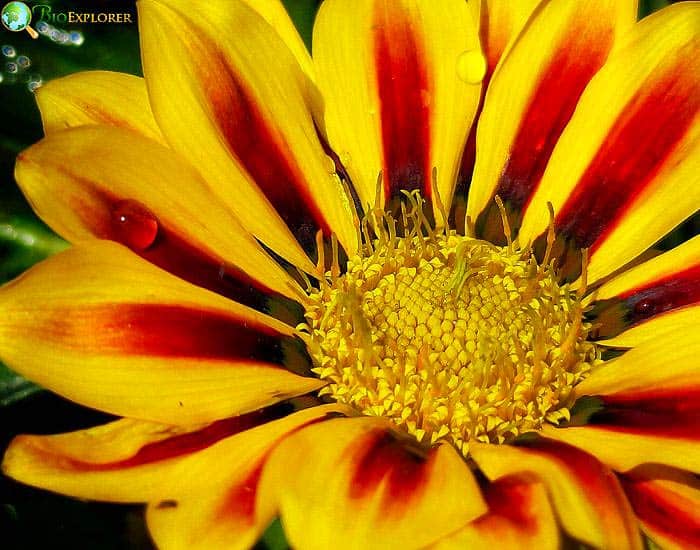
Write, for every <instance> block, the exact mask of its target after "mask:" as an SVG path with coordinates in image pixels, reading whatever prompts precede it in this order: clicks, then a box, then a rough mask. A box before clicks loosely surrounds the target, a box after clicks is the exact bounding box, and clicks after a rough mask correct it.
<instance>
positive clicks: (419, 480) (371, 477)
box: [350, 430, 434, 513]
mask: <svg viewBox="0 0 700 550" xmlns="http://www.w3.org/2000/svg"><path fill="white" fill-rule="evenodd" d="M360 444H361V445H363V446H366V447H367V448H366V451H365V452H364V454H361V455H360V457H359V459H358V461H357V466H356V471H355V474H354V476H353V479H352V482H351V483H350V498H353V499H365V498H369V497H371V495H372V494H374V493H375V492H376V491H377V490H378V488H379V486H380V484H381V483H382V482H383V481H385V482H386V484H385V489H384V494H383V498H382V506H383V507H384V508H385V509H386V512H387V513H391V512H392V511H394V512H399V513H400V512H401V511H402V510H405V508H406V506H408V505H409V504H410V502H411V501H412V500H413V499H414V498H416V497H417V495H418V493H419V492H420V490H421V488H422V487H424V486H425V485H426V483H427V480H428V476H429V472H430V467H431V464H432V460H431V457H432V456H434V453H433V454H430V455H428V456H426V455H425V454H423V453H422V452H421V451H419V450H418V449H413V448H410V447H409V446H408V444H407V442H406V441H402V440H400V439H399V438H398V437H397V436H396V435H395V434H393V433H391V432H389V431H383V430H378V431H375V432H373V433H372V434H371V436H370V437H369V438H368V439H363V440H362V441H361V442H360Z"/></svg>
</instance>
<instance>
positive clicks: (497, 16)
mask: <svg viewBox="0 0 700 550" xmlns="http://www.w3.org/2000/svg"><path fill="white" fill-rule="evenodd" d="M541 1H542V0H520V1H519V2H503V1H502V0H486V1H485V7H484V11H483V12H482V15H481V32H480V34H481V37H482V41H483V43H484V53H485V54H486V59H487V60H488V64H489V68H490V69H491V71H493V69H495V68H496V65H498V62H499V61H500V60H501V57H502V56H503V54H504V53H505V52H506V51H507V50H508V47H509V46H510V45H511V44H512V43H513V42H514V41H515V40H516V38H517V37H518V35H519V34H520V32H521V31H522V29H523V27H524V26H525V23H526V22H527V20H528V19H529V18H530V17H531V16H532V13H533V12H534V11H535V8H537V6H538V5H539V4H540V3H541Z"/></svg>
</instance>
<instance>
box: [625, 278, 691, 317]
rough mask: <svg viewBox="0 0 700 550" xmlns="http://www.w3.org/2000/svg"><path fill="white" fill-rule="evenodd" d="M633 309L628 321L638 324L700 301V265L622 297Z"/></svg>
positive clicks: (633, 290)
mask: <svg viewBox="0 0 700 550" xmlns="http://www.w3.org/2000/svg"><path fill="white" fill-rule="evenodd" d="M620 297H621V298H623V299H624V300H625V303H626V304H627V306H628V307H629V309H630V312H629V314H628V318H627V320H628V321H629V323H630V324H632V325H635V324H637V323H640V322H642V321H645V320H646V319H649V318H650V317H654V316H655V315H659V314H660V313H664V312H666V311H671V310H674V309H678V308H680V307H683V306H687V305H690V304H694V303H696V302H700V265H697V266H694V267H691V268H689V269H686V270H684V271H681V272H680V273H674V274H673V275H669V276H668V277H666V278H664V279H661V280H659V281H654V282H652V283H650V284H648V285H645V286H643V287H640V288H635V289H632V290H629V291H628V292H626V293H624V294H622V295H621V296H620Z"/></svg>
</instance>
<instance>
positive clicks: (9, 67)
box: [5, 61, 19, 74]
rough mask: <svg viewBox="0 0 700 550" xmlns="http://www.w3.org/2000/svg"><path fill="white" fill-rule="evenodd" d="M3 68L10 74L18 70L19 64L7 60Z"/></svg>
mask: <svg viewBox="0 0 700 550" xmlns="http://www.w3.org/2000/svg"><path fill="white" fill-rule="evenodd" d="M5 70H6V71H7V72H8V73H10V74H16V73H17V72H18V71H19V65H17V63H15V62H14V61H9V62H8V63H6V64H5Z"/></svg>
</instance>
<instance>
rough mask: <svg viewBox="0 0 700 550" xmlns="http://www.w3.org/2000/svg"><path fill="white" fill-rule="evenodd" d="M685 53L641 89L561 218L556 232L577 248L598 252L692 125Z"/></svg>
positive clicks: (693, 88)
mask: <svg viewBox="0 0 700 550" xmlns="http://www.w3.org/2000/svg"><path fill="white" fill-rule="evenodd" d="M691 46H694V45H693V44H690V45H688V46H686V48H688V50H687V51H691V49H690V47H691ZM687 51H686V50H681V51H679V52H678V55H677V59H676V60H675V61H674V63H672V64H671V66H670V67H668V68H665V69H664V70H663V73H662V74H661V75H658V74H656V75H653V76H652V77H651V78H650V79H649V82H648V83H647V85H646V86H642V87H641V90H642V92H641V93H640V94H639V95H637V96H636V97H635V98H634V99H633V100H632V101H631V102H630V103H629V105H628V106H627V109H625V110H624V111H623V112H622V114H621V115H620V117H619V118H618V120H617V121H616V123H615V124H614V125H613V127H612V129H611V131H610V133H609V135H608V137H607V138H606V139H605V141H604V143H603V145H602V146H601V148H600V150H599V151H598V153H597V155H596V156H595V158H594V159H593V160H592V161H591V163H590V165H589V166H588V168H587V170H586V171H585V172H584V174H583V176H582V177H581V179H580V181H579V182H578V184H577V186H576V188H575V189H574V191H573V192H572V193H571V195H570V196H569V197H568V199H567V201H566V202H565V204H564V205H563V207H562V209H561V210H560V211H559V212H558V213H557V217H556V229H557V232H558V233H560V234H562V235H564V236H565V237H568V238H569V239H573V242H574V243H575V245H576V247H578V248H587V247H590V248H591V250H593V251H595V250H596V248H597V247H598V246H599V245H600V244H601V243H602V242H603V241H604V237H605V236H606V235H607V234H609V233H610V232H612V230H613V229H614V228H615V227H616V225H617V224H618V223H619V222H620V220H621V219H622V218H623V217H624V215H625V213H626V212H627V211H628V210H629V208H630V207H631V205H632V203H633V202H634V200H635V199H636V198H637V197H639V196H640V195H641V194H642V193H643V192H644V191H646V190H647V188H648V187H649V186H650V185H651V184H652V183H653V181H654V179H655V176H656V175H657V174H658V173H659V171H660V170H661V168H662V167H663V166H664V164H665V163H666V161H668V159H669V158H670V157H671V155H672V154H673V152H674V151H675V149H676V147H677V145H678V144H679V143H680V142H681V140H682V139H683V137H684V135H685V134H686V133H687V131H688V129H689V127H690V125H691V124H692V123H693V120H694V119H695V115H696V113H697V111H698V109H699V108H700V94H698V93H697V84H696V83H695V82H694V79H693V78H689V75H688V74H687V70H686V68H685V67H684V64H685V60H686V57H687Z"/></svg>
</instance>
